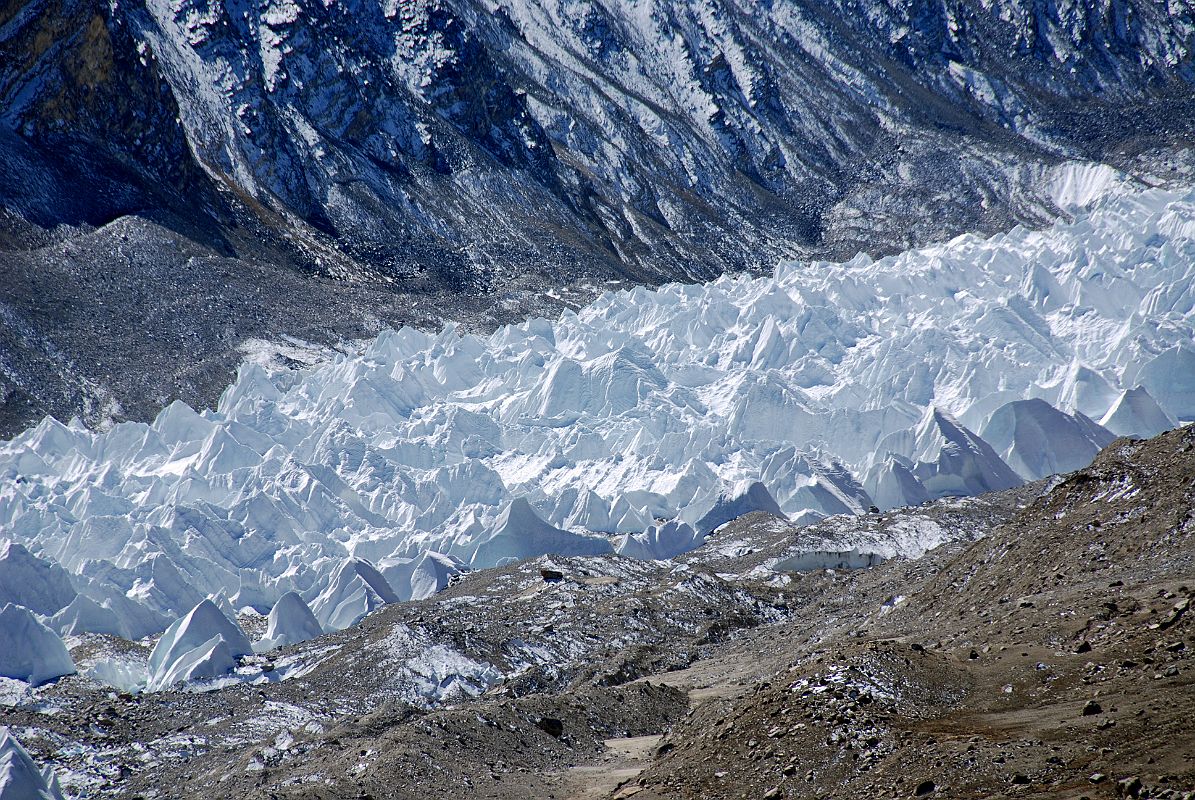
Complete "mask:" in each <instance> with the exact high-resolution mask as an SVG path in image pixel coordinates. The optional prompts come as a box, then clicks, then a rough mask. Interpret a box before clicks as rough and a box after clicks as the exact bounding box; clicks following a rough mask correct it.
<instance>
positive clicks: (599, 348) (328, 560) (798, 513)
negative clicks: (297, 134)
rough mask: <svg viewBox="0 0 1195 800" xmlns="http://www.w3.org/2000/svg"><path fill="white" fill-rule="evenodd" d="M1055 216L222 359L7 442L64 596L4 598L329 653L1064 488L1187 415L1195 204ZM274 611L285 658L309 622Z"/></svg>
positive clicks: (294, 629) (1098, 204) (19, 518)
mask: <svg viewBox="0 0 1195 800" xmlns="http://www.w3.org/2000/svg"><path fill="white" fill-rule="evenodd" d="M1083 199H1084V201H1085V202H1087V201H1090V200H1091V199H1090V198H1088V197H1086V196H1085V197H1084V198H1083ZM1074 213H1075V219H1074V221H1073V222H1069V223H1063V224H1057V225H1055V226H1053V227H1052V228H1050V229H1048V230H1044V231H1028V230H1024V229H1020V228H1017V229H1014V230H1012V231H1010V232H1008V233H1006V234H1002V235H999V236H995V237H992V238H990V239H986V240H985V239H982V238H979V237H976V236H962V237H958V238H956V239H954V240H952V241H950V242H947V243H944V244H941V245H938V246H934V247H928V248H923V249H920V250H915V251H910V252H907V253H904V254H901V255H898V256H894V257H890V258H885V259H882V260H879V261H872V260H870V259H868V258H867V257H865V256H859V257H857V258H855V259H853V260H852V261H849V262H846V263H841V264H829V263H807V264H803V263H785V264H781V265H779V266H778V267H777V268H776V270H775V273H774V275H772V276H770V277H764V278H747V277H737V278H729V277H724V278H721V279H719V280H717V281H714V282H712V283H708V284H704V285H680V284H673V285H667V286H664V287H661V288H660V289H658V290H656V291H649V290H646V289H643V288H636V289H634V290H631V291H622V292H615V293H608V294H606V295H604V296H603V297H601V298H600V299H598V300H597V301H595V302H594V303H592V304H591V305H589V306H586V307H584V308H582V309H580V310H579V311H578V312H576V313H571V312H569V313H565V314H563V315H562V316H561V317H560V318H559V319H558V320H556V321H555V322H549V321H546V320H543V319H533V320H529V321H527V322H525V323H523V324H520V325H513V326H508V327H505V328H502V329H500V330H498V331H496V332H495V333H493V334H492V335H489V336H484V337H480V336H474V335H463V334H461V333H460V332H459V331H458V330H457V329H456V328H454V327H451V326H450V327H447V328H446V329H445V330H443V331H442V332H440V333H438V334H428V333H423V332H419V331H415V330H410V329H403V330H399V331H387V332H384V333H382V334H381V335H380V336H378V337H377V338H376V339H375V340H373V341H371V342H369V343H367V344H365V345H363V346H362V347H361V349H360V351H359V352H357V353H356V354H353V355H349V356H341V357H338V358H336V359H335V360H334V361H332V362H331V363H328V364H326V365H324V366H320V367H317V368H312V369H306V370H296V371H287V370H280V371H275V372H267V371H265V370H264V369H263V368H262V367H261V366H259V365H255V364H250V363H246V364H245V365H243V366H242V368H241V369H240V372H239V374H238V377H237V380H236V381H235V383H234V384H233V385H232V386H231V387H229V388H228V389H227V391H226V392H225V393H224V395H223V396H222V398H221V400H220V403H219V406H218V409H217V410H215V411H205V412H203V413H196V412H195V411H193V410H192V409H190V408H188V407H186V406H185V405H182V404H180V403H175V404H173V405H171V406H170V407H168V408H166V409H165V410H163V411H162V412H161V414H160V415H159V416H158V418H157V419H156V420H155V421H154V423H153V424H152V425H145V424H140V423H124V424H120V425H117V426H115V427H113V428H112V429H111V430H109V431H107V432H103V433H94V432H90V431H88V430H86V429H84V428H83V427H82V426H81V425H78V424H75V423H73V424H71V425H62V424H60V423H58V422H56V421H54V420H52V419H49V418H47V419H46V420H44V421H43V422H41V423H40V424H38V425H37V426H35V427H33V428H31V429H29V430H28V431H26V432H25V433H23V434H21V435H20V436H18V437H16V438H14V439H13V440H11V441H9V442H7V443H3V444H0V529H2V530H4V532H5V536H6V537H9V538H12V539H14V540H16V541H17V542H20V543H22V544H23V545H24V546H25V547H27V548H28V551H29V552H31V553H32V554H33V555H35V556H37V557H38V558H39V559H40V560H42V561H45V562H52V563H56V564H58V565H61V566H62V567H63V568H65V569H66V571H67V572H68V573H69V577H70V581H71V582H72V586H71V587H70V588H69V590H68V591H65V593H64V592H63V591H59V593H58V594H56V595H53V598H55V601H54V602H49V600H48V599H47V596H43V595H44V594H45V593H42V595H38V596H36V597H34V596H33V594H32V593H30V595H29V596H30V599H29V602H36V603H39V604H41V605H40V606H39V613H41V614H43V615H49V614H54V613H57V616H54V617H52V618H51V620H52V622H53V623H54V624H58V625H59V626H60V627H59V632H60V633H62V632H65V631H67V630H69V631H70V632H79V631H80V630H86V629H87V627H88V626H89V625H96V626H100V627H105V626H107V627H111V626H113V625H121V626H124V627H125V631H124V633H125V634H126V635H129V636H133V637H136V636H144V635H146V634H147V633H156V632H159V631H161V630H163V629H164V628H165V627H166V625H167V623H169V621H170V620H171V619H174V618H178V617H180V616H182V615H184V614H186V613H187V612H188V611H189V610H190V609H193V608H195V607H196V606H197V605H199V604H200V603H201V602H202V601H203V600H204V598H205V597H207V596H218V595H220V594H221V593H223V594H225V595H227V596H228V597H230V598H231V600H232V603H233V605H234V606H235V607H238V608H239V607H243V606H252V607H254V608H256V609H257V610H258V611H260V612H262V613H264V612H266V611H268V610H269V609H270V608H271V607H272V606H273V605H274V604H275V602H276V601H278V600H279V598H281V597H282V596H283V595H284V594H286V593H287V592H291V591H294V592H296V593H297V594H298V595H299V598H298V599H300V600H302V601H303V603H304V604H305V605H307V606H309V610H310V611H311V612H312V615H313V617H314V619H315V621H316V623H317V624H318V625H319V626H321V627H322V628H324V629H337V628H342V627H344V626H346V625H348V624H352V622H353V621H355V620H357V619H360V617H361V616H363V615H364V614H366V613H368V612H369V611H371V610H373V609H374V608H376V607H378V606H379V605H381V604H383V603H386V602H393V601H394V600H395V599H406V598H418V597H424V596H427V595H428V594H430V593H431V592H434V591H436V590H437V589H439V588H442V587H443V586H445V585H446V584H447V581H448V579H449V578H450V577H451V575H452V574H454V573H455V572H458V571H459V570H461V569H463V568H466V567H473V568H480V567H488V566H492V565H495V564H500V563H503V562H506V561H509V560H511V559H516V558H523V557H528V556H533V555H539V554H543V553H547V552H552V553H559V554H564V555H588V554H598V553H603V552H609V551H612V550H614V551H617V552H621V553H624V554H627V555H632V556H635V557H640V558H658V557H670V556H673V555H676V554H678V553H680V552H684V551H685V550H688V549H691V548H693V547H696V546H697V545H699V544H700V543H701V542H702V541H703V539H704V537H705V535H706V534H707V533H708V532H709V530H711V529H712V528H713V527H716V526H717V525H718V524H721V522H724V521H726V519H729V518H730V517H729V516H727V515H728V514H739V513H743V512H745V511H750V510H754V509H757V508H763V509H768V510H771V511H773V513H775V512H777V511H779V512H782V513H783V514H785V515H788V516H790V517H791V518H794V519H797V520H816V519H820V518H823V517H825V516H828V515H834V514H843V513H862V512H865V511H866V510H867V509H868V508H869V506H871V505H873V504H875V505H878V506H880V507H881V508H888V507H894V506H898V505H904V504H914V503H919V502H922V501H924V500H926V499H930V498H934V497H942V496H948V495H964V494H973V493H977V492H982V491H987V490H991V489H999V488H1004V487H1006V486H1011V485H1015V484H1016V483H1019V482H1020V481H1022V480H1026V479H1034V478H1039V477H1043V476H1044V475H1047V474H1050V473H1052V472H1056V471H1066V470H1070V469H1075V468H1078V467H1081V466H1083V465H1085V464H1086V463H1087V462H1088V461H1089V460H1090V459H1091V457H1092V456H1093V455H1094V454H1095V452H1097V450H1098V449H1099V448H1100V447H1102V446H1103V445H1104V444H1106V443H1107V442H1108V441H1110V440H1111V439H1112V437H1113V436H1114V435H1123V434H1137V435H1143V436H1146V435H1152V434H1155V433H1158V432H1160V431H1161V430H1163V429H1165V428H1167V427H1171V426H1173V425H1175V424H1177V420H1178V419H1192V418H1195V346H1193V345H1192V342H1195V328H1193V323H1195V310H1193V309H1195V194H1192V193H1179V192H1166V191H1162V190H1149V191H1143V192H1136V193H1131V192H1128V191H1126V190H1123V188H1122V189H1120V190H1118V191H1117V192H1116V193H1114V194H1110V195H1109V196H1106V197H1104V198H1103V199H1102V200H1098V201H1091V202H1090V203H1089V205H1087V206H1086V207H1084V208H1079V207H1077V206H1076V208H1075V209H1074ZM9 551H11V552H14V553H16V552H17V551H15V550H14V549H13V548H9ZM0 555H2V554H0ZM18 555H19V553H18ZM15 557H16V556H14V558H15ZM14 563H15V562H14ZM4 569H5V564H4V559H3V558H2V557H0V572H2V571H3V570H4ZM13 569H14V570H15V569H16V567H13ZM21 569H23V570H24V572H23V573H21V574H30V575H31V574H33V573H34V571H36V570H37V569H41V568H40V567H33V566H30V565H28V564H25V566H23V567H21ZM46 569H50V568H49V567H46ZM14 574H15V573H14ZM38 574H41V573H38ZM46 574H49V573H46ZM70 592H77V593H78V597H82V598H86V599H85V600H79V601H78V602H77V603H74V600H73V599H72V598H74V595H71V594H70ZM14 593H15V592H14ZM0 599H4V600H6V601H7V602H15V603H21V602H22V601H21V599H20V598H19V597H15V596H14V597H8V598H0ZM48 602H49V605H54V604H55V602H61V603H68V602H69V603H73V605H72V606H70V608H69V610H65V611H64V610H59V611H57V612H55V610H54V609H52V608H49V607H48V606H47V605H46V604H47V603H48ZM288 605H290V610H289V611H287V612H286V613H285V614H280V615H279V619H278V620H277V622H278V625H279V626H280V627H279V630H280V631H282V632H283V635H282V636H281V638H282V639H285V640H288V641H289V640H291V639H292V638H293V636H295V635H304V636H305V635H306V634H307V633H309V632H310V631H311V630H312V620H311V619H309V618H308V617H307V615H306V614H304V613H302V609H300V608H299V606H298V605H296V604H294V603H293V601H288ZM109 632H111V631H109ZM206 641H207V640H205V641H204V642H194V643H192V644H193V645H194V646H195V647H198V646H200V645H203V644H205V643H206ZM232 649H243V645H240V646H239V647H237V648H232ZM226 655H227V656H232V655H234V654H232V653H231V652H230V653H219V652H212V653H208V652H207V651H206V650H203V651H201V652H200V653H197V654H196V657H197V658H198V657H199V656H210V658H208V660H207V661H206V662H204V663H214V662H213V659H214V660H220V659H223V658H224V656H226ZM199 660H200V661H203V659H199ZM225 660H226V659H225Z"/></svg>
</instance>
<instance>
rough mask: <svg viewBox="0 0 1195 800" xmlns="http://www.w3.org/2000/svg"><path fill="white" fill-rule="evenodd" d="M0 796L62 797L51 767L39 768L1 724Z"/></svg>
mask: <svg viewBox="0 0 1195 800" xmlns="http://www.w3.org/2000/svg"><path fill="white" fill-rule="evenodd" d="M0 800H64V798H63V794H62V789H61V788H59V786H58V777H57V776H56V775H55V774H54V770H53V768H51V767H49V766H47V767H44V768H42V769H38V767H37V764H35V763H34V762H33V759H32V758H31V757H30V755H29V753H28V751H26V750H25V748H24V747H22V746H21V743H20V742H18V741H17V737H15V736H13V735H12V731H10V730H9V729H8V728H7V727H5V726H2V725H0Z"/></svg>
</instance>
